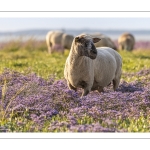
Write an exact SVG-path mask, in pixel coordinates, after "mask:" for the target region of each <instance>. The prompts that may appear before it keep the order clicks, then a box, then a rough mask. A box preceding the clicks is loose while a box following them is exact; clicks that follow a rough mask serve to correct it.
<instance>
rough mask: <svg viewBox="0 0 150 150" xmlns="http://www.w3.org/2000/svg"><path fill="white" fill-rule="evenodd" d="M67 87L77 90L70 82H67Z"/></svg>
mask: <svg viewBox="0 0 150 150" xmlns="http://www.w3.org/2000/svg"><path fill="white" fill-rule="evenodd" d="M68 87H69V89H70V90H71V89H72V90H75V91H77V88H75V87H73V86H72V85H71V84H70V83H68Z"/></svg>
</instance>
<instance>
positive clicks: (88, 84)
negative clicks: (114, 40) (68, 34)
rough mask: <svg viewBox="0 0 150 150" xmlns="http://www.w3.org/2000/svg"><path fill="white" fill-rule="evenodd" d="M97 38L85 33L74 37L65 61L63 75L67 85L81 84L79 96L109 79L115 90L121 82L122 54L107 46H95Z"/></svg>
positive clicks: (99, 86)
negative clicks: (81, 89)
mask: <svg viewBox="0 0 150 150" xmlns="http://www.w3.org/2000/svg"><path fill="white" fill-rule="evenodd" d="M98 41H100V39H99V38H93V37H91V36H89V35H86V34H81V35H79V36H77V37H75V38H74V40H73V42H72V46H71V50H70V53H69V55H68V57H67V60H66V63H65V68H64V77H65V79H66V80H67V84H68V87H69V89H73V90H77V88H78V87H80V88H83V89H84V91H83V93H82V96H85V95H87V94H88V93H89V92H90V91H91V90H92V91H93V90H98V91H99V92H102V91H103V88H104V87H106V86H108V85H109V84H110V83H111V82H112V81H113V89H114V90H116V89H117V88H118V86H119V83H120V78H121V69H122V58H121V56H120V55H119V53H118V52H117V51H115V50H113V49H112V48H109V47H100V48H96V47H95V45H94V43H96V42H98Z"/></svg>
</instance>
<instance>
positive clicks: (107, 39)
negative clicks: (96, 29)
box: [90, 33, 117, 50]
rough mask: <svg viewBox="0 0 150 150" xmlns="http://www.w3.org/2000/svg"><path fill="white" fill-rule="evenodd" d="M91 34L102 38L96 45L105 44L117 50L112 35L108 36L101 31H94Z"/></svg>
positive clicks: (101, 45)
mask: <svg viewBox="0 0 150 150" xmlns="http://www.w3.org/2000/svg"><path fill="white" fill-rule="evenodd" d="M90 35H91V36H93V37H98V38H100V39H101V40H100V41H99V42H97V43H94V45H95V46H96V47H104V46H105V47H111V48H112V49H114V50H117V47H116V45H115V43H114V42H113V41H112V39H111V38H110V37H108V36H106V35H104V34H101V33H93V34H90Z"/></svg>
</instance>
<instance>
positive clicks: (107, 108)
mask: <svg viewBox="0 0 150 150" xmlns="http://www.w3.org/2000/svg"><path fill="white" fill-rule="evenodd" d="M11 44H12V43H11ZM13 44H14V45H13V46H12V45H11V46H10V44H9V45H7V44H6V45H5V46H4V47H3V48H2V49H1V51H0V52H1V53H0V57H1V59H0V61H1V65H0V72H1V73H0V95H1V99H0V132H149V131H150V115H149V114H150V50H144V49H141V50H134V51H133V52H119V53H120V54H121V56H122V58H123V74H122V78H121V83H120V86H119V88H118V89H117V91H115V92H114V91H113V88H112V85H110V86H108V87H107V88H105V89H104V91H105V92H104V93H98V92H97V91H93V92H90V94H88V95H87V96H85V97H83V98H80V96H81V91H82V90H81V89H79V90H78V91H77V92H75V91H73V90H69V89H68V87H67V84H66V81H65V80H64V78H63V69H64V64H65V60H66V57H67V55H68V51H66V53H65V55H60V54H53V55H51V56H50V55H48V54H47V49H46V47H45V44H44V43H42V42H41V43H38V45H36V44H35V45H34V44H33V41H29V43H28V44H26V45H23V44H20V43H13ZM19 44H20V45H19ZM14 47H16V48H15V49H14ZM4 68H5V69H4Z"/></svg>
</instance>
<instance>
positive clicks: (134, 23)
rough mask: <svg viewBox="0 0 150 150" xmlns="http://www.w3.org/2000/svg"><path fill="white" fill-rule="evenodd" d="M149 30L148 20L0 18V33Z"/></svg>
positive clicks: (149, 20)
mask: <svg viewBox="0 0 150 150" xmlns="http://www.w3.org/2000/svg"><path fill="white" fill-rule="evenodd" d="M85 28H86V29H105V30H108V29H110V30H113V29H115V30H116V29H118V30H119V29H127V30H140V29H144V30H150V18H137V17H136V18H77V17H76V18H75V17H74V18H67V17H66V18H43V17H42V18H37V17H35V18H30V17H29V18H15V17H14V18H0V32H7V31H8V32H9V31H20V30H28V29H85Z"/></svg>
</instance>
